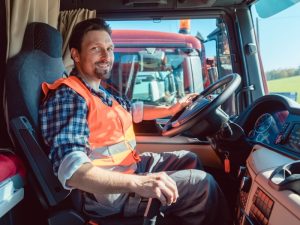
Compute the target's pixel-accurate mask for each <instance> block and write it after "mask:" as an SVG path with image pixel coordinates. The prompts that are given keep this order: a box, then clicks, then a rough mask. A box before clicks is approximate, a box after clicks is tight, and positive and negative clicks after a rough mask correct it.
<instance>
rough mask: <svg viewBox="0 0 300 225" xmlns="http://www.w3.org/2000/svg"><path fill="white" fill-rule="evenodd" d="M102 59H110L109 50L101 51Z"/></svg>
mask: <svg viewBox="0 0 300 225" xmlns="http://www.w3.org/2000/svg"><path fill="white" fill-rule="evenodd" d="M100 57H101V60H108V59H109V58H110V54H109V52H108V51H107V50H105V49H103V50H102V51H101V53H100Z"/></svg>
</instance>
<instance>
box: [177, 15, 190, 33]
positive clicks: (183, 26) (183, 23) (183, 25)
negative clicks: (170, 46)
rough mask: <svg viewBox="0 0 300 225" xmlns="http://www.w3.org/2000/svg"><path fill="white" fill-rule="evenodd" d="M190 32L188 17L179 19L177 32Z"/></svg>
mask: <svg viewBox="0 0 300 225" xmlns="http://www.w3.org/2000/svg"><path fill="white" fill-rule="evenodd" d="M190 32H191V20H190V19H184V20H180V25H179V33H181V34H189V33H190Z"/></svg>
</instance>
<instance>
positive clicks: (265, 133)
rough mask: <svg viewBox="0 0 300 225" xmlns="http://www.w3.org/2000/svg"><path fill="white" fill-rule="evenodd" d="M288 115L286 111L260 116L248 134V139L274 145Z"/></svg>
mask: <svg viewBox="0 0 300 225" xmlns="http://www.w3.org/2000/svg"><path fill="white" fill-rule="evenodd" d="M288 115H289V112H288V111H287V110H284V111H278V112H272V113H264V114H262V115H260V116H259V117H258V118H257V119H256V121H255V124H254V127H253V129H252V130H251V131H250V132H249V134H248V137H249V139H250V140H252V141H255V142H259V143H264V144H271V143H274V140H275V138H276V137H277V135H278V134H279V132H280V131H281V129H282V127H283V124H284V123H285V121H286V119H287V117H288Z"/></svg>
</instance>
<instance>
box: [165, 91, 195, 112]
mask: <svg viewBox="0 0 300 225" xmlns="http://www.w3.org/2000/svg"><path fill="white" fill-rule="evenodd" d="M198 95H199V94H196V93H190V94H187V95H186V96H184V97H183V98H181V99H179V100H178V102H177V103H175V104H174V105H172V106H171V107H170V109H171V111H172V115H173V116H174V115H175V114H176V113H178V112H180V111H181V110H183V109H184V108H185V107H187V106H189V105H191V104H192V102H193V99H194V98H195V97H197V96H198Z"/></svg>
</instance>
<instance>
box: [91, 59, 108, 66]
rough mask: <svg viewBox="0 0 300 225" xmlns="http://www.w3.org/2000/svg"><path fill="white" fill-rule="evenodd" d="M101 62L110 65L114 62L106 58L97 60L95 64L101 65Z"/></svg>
mask: <svg viewBox="0 0 300 225" xmlns="http://www.w3.org/2000/svg"><path fill="white" fill-rule="evenodd" d="M101 64H108V65H111V64H112V63H111V62H110V61H108V60H105V61H97V62H95V65H97V66H98V65H99V66H100V65H101Z"/></svg>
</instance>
